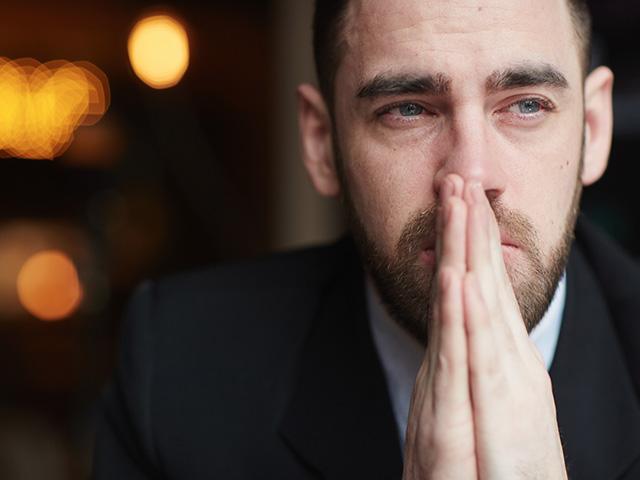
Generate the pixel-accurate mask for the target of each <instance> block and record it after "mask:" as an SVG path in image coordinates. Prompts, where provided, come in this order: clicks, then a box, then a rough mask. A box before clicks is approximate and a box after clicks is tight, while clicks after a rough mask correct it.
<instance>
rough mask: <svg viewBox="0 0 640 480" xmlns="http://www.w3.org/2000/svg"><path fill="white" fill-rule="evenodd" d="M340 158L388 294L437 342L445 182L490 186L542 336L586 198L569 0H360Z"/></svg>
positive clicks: (526, 307) (519, 285)
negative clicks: (438, 224) (438, 219)
mask: <svg viewBox="0 0 640 480" xmlns="http://www.w3.org/2000/svg"><path fill="white" fill-rule="evenodd" d="M345 39H346V42H345V45H344V46H343V48H344V57H343V59H342V61H341V64H340V66H339V68H338V71H337V75H336V80H335V105H334V107H335V131H336V138H335V143H336V150H337V152H336V153H337V154H338V157H339V161H340V163H341V171H342V183H343V195H344V197H345V200H346V204H347V208H348V210H349V214H350V217H351V224H352V227H353V230H354V234H355V237H356V239H357V240H358V243H359V245H360V247H361V250H362V253H363V254H364V256H365V258H366V260H367V263H368V267H369V269H370V270H371V273H372V275H373V278H374V280H375V281H376V284H377V287H378V290H379V291H380V294H381V295H382V297H383V299H384V300H385V301H386V303H387V305H388V306H389V308H390V309H391V311H392V313H394V316H395V317H396V319H398V320H399V321H400V322H401V323H402V324H403V325H404V326H405V327H406V328H407V329H409V331H411V332H412V333H413V334H414V335H415V336H417V337H419V338H423V337H424V334H425V321H426V320H427V319H428V318H429V316H430V311H429V305H430V299H429V298H430V290H431V283H432V282H431V278H432V276H433V273H434V271H435V260H434V253H433V252H434V247H435V239H436V235H435V220H434V219H435V211H436V208H437V206H438V191H439V187H440V183H441V182H442V179H443V178H444V177H445V176H447V175H448V174H451V173H455V174H458V175H460V176H461V177H462V178H463V179H464V180H465V181H479V182H481V183H482V185H483V187H484V189H485V191H486V193H487V196H488V197H489V199H490V201H491V203H492V205H493V207H494V211H495V212H496V216H497V219H498V222H499V224H500V228H501V233H502V244H503V254H504V259H505V264H506V266H507V271H508V273H509V275H510V278H511V281H512V284H513V286H514V290H515V292H516V296H517V298H518V300H519V303H520V307H521V310H522V314H523V317H524V319H525V322H526V323H527V326H528V328H531V327H532V326H533V325H534V324H535V323H536V322H537V321H538V320H539V319H540V317H541V315H542V314H543V313H544V310H545V309H546V307H547V305H548V302H549V300H550V297H551V295H552V293H553V291H554V288H555V285H556V283H557V279H558V277H559V275H560V274H561V272H562V270H563V268H564V264H565V261H566V254H567V251H568V245H569V243H570V238H571V232H572V230H573V223H574V221H575V211H576V207H577V201H578V199H579V193H580V183H579V175H580V171H579V170H580V164H581V147H582V143H583V128H584V121H583V94H582V83H583V82H582V70H581V65H580V57H579V50H578V46H577V41H576V38H575V33H574V27H573V25H572V22H571V18H570V14H569V11H568V7H567V6H566V0H492V1H490V2H489V1H482V0H472V1H465V2H459V1H451V0H449V1H447V0H429V1H427V0H393V1H390V0H352V1H351V2H350V5H349V7H348V15H347V21H346V26H345Z"/></svg>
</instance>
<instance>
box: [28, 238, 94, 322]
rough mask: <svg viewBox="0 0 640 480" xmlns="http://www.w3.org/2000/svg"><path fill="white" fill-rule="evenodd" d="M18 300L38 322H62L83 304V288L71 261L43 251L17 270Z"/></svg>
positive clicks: (50, 251) (54, 252)
mask: <svg viewBox="0 0 640 480" xmlns="http://www.w3.org/2000/svg"><path fill="white" fill-rule="evenodd" d="M17 289H18V298H19V299H20V302H21V303H22V305H23V307H24V308H25V309H26V310H27V311H28V312H29V313H31V314H32V315H33V316H35V317H36V318H38V319H40V320H45V321H55V320H62V319H64V318H66V317H68V316H69V315H71V314H72V313H73V312H74V311H75V310H76V309H77V308H78V306H79V305H80V301H81V300H82V286H81V284H80V280H79V278H78V272H77V270H76V267H75V265H74V264H73V262H72V261H71V259H70V258H69V257H68V256H67V255H66V254H64V253H63V252H61V251H58V250H46V251H42V252H39V253H36V254H35V255H33V256H32V257H30V258H29V259H28V260H27V261H26V262H25V264H24V265H23V266H22V268H21V269H20V273H19V274H18V280H17Z"/></svg>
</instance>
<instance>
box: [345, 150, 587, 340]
mask: <svg viewBox="0 0 640 480" xmlns="http://www.w3.org/2000/svg"><path fill="white" fill-rule="evenodd" d="M339 163H341V162H339ZM581 169H582V161H581V162H580V168H579V169H578V170H579V171H580V170H581ZM340 173H341V175H340V176H341V177H342V185H343V189H342V191H343V197H342V200H343V203H344V206H345V210H346V214H347V220H348V222H349V226H350V229H351V233H352V235H353V238H354V240H355V243H356V246H357V248H358V251H359V253H360V256H361V257H362V261H363V263H364V265H365V269H366V270H367V271H368V273H369V274H370V275H371V277H372V279H373V282H374V285H375V287H376V289H377V291H378V293H379V295H380V298H381V300H382V302H383V304H384V305H385V307H386V309H387V311H388V312H389V313H390V314H391V316H392V317H393V318H394V320H395V321H396V322H397V323H398V324H399V325H400V326H401V327H403V328H404V329H405V330H406V331H407V332H409V333H410V334H411V335H412V336H413V337H415V338H416V339H417V340H418V341H419V342H421V343H422V344H423V345H426V342H427V331H428V327H429V324H430V323H431V320H432V318H433V305H434V292H435V288H434V287H435V285H434V283H435V282H434V278H435V272H436V269H437V267H436V268H428V267H426V266H425V264H424V263H422V262H421V261H420V260H419V257H420V252H421V251H422V249H423V247H424V245H425V239H427V240H429V244H431V245H433V239H434V236H435V232H436V217H437V205H432V206H431V207H429V208H427V209H426V210H424V211H420V212H417V213H416V214H414V215H413V217H412V218H411V219H410V220H409V221H408V222H407V224H406V225H405V227H404V228H403V230H402V233H401V235H400V239H399V240H398V242H397V244H396V245H395V248H394V251H393V253H392V255H387V254H385V253H384V250H383V248H381V246H380V245H379V244H378V243H377V242H376V239H374V238H373V237H372V236H371V235H370V234H369V233H368V232H367V229H366V227H365V225H364V223H363V221H362V219H361V217H360V216H359V215H358V213H357V210H356V208H355V204H354V202H353V201H352V199H351V197H350V196H349V190H348V188H344V187H346V186H347V184H346V182H345V177H344V172H340ZM581 194H582V184H581V182H580V181H579V178H578V179H576V186H575V189H574V193H573V199H572V201H571V205H570V208H569V211H568V213H567V215H566V218H565V220H564V224H563V231H562V234H561V237H560V240H559V241H558V242H557V243H556V245H554V246H553V248H552V249H551V252H550V255H549V259H548V262H547V263H545V261H544V258H543V255H542V252H541V249H540V248H539V240H538V235H537V233H536V230H535V228H534V227H533V224H532V222H531V221H530V220H529V219H528V217H527V216H525V215H524V214H522V213H520V212H517V211H513V210H510V209H508V208H507V207H505V206H504V205H503V204H502V203H501V202H500V201H499V200H497V201H492V202H491V207H492V209H493V211H494V214H495V216H496V220H497V222H498V226H499V228H500V231H501V232H504V233H507V234H508V235H509V237H510V238H511V239H513V240H514V242H515V243H516V244H517V245H518V247H519V249H520V251H521V252H522V253H523V254H524V255H523V256H524V259H525V262H524V263H518V262H515V261H514V262H512V263H510V264H506V265H505V266H506V270H507V273H508V275H509V279H510V281H511V285H512V286H513V290H514V293H515V296H516V300H517V302H518V305H519V307H520V313H521V316H522V319H523V321H524V324H525V327H526V328H527V331H529V332H531V330H532V329H533V328H534V327H535V326H536V325H537V324H538V323H539V322H540V320H541V319H542V317H543V316H544V314H545V312H546V311H547V309H548V308H549V304H550V303H551V300H552V299H553V295H554V293H555V291H556V288H557V286H558V282H559V281H560V278H561V277H562V274H563V272H564V269H565V267H566V264H567V260H568V257H569V252H570V249H571V244H572V242H573V238H574V228H575V223H576V219H577V216H578V211H579V204H580V197H581Z"/></svg>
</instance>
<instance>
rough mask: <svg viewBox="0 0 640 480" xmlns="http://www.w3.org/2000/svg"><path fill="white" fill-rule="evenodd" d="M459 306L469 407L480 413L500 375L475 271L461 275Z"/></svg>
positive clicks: (487, 314)
mask: <svg viewBox="0 0 640 480" xmlns="http://www.w3.org/2000/svg"><path fill="white" fill-rule="evenodd" d="M463 308H464V322H465V329H466V333H467V352H468V363H469V385H470V387H471V398H472V403H473V410H474V411H477V412H478V413H483V409H484V408H485V406H486V404H485V403H484V400H485V399H488V398H490V396H489V395H490V389H491V388H492V387H493V386H495V383H496V382H495V380H496V379H497V378H498V376H499V375H500V365H501V362H500V358H499V353H500V352H499V350H500V349H499V348H497V347H498V345H497V343H496V340H495V329H494V328H493V326H492V324H491V321H490V318H489V317H490V315H489V311H488V309H487V306H486V303H485V301H484V299H483V297H482V293H481V292H480V286H479V284H478V276H477V275H476V274H475V272H467V274H466V275H465V277H464V280H463Z"/></svg>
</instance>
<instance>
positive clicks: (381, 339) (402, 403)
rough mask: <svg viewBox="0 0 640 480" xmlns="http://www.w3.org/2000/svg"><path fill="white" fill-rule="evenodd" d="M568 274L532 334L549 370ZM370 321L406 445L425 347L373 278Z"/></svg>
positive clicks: (369, 294) (369, 288)
mask: <svg viewBox="0 0 640 480" xmlns="http://www.w3.org/2000/svg"><path fill="white" fill-rule="evenodd" d="M566 290H567V282H566V274H565V275H563V277H562V279H561V280H560V282H559V283H558V287H557V288H556V292H555V294H554V296H553V300H552V301H551V304H550V305H549V309H548V310H547V312H546V313H545V315H544V317H543V318H542V320H541V321H540V323H538V325H537V326H536V327H535V328H534V329H533V330H532V332H531V333H530V334H529V337H530V338H531V340H532V341H533V342H534V343H535V345H536V347H537V348H538V350H539V351H540V353H541V354H542V358H543V359H544V361H545V364H546V366H547V370H548V369H549V368H550V367H551V362H553V356H554V354H555V351H556V345H557V344H558V336H559V334H560V326H561V325H562V313H563V311H564V304H565V298H566ZM366 291H367V304H368V307H369V321H370V324H371V331H372V333H373V341H374V343H375V346H376V349H377V350H378V355H379V357H380V361H381V362H382V368H383V370H384V374H385V377H386V380H387V385H388V387H389V394H390V397H391V405H392V407H393V413H394V416H395V419H396V423H397V425H398V433H399V435H400V445H401V446H403V445H404V437H405V432H406V429H407V418H408V416H409V406H410V403H411V393H412V391H413V384H414V382H415V378H416V375H417V373H418V369H419V368H420V364H421V363H422V358H423V356H424V351H425V348H424V347H423V346H422V345H421V344H420V343H419V342H418V341H417V340H416V339H415V338H413V337H412V336H411V335H409V333H407V332H406V331H405V330H404V329H403V328H402V327H400V326H399V325H398V324H397V323H396V322H395V321H394V320H393V319H392V318H391V317H390V316H389V314H388V313H387V311H386V309H385V308H384V306H383V305H382V302H381V300H380V297H379V295H378V293H377V291H376V289H375V287H374V286H373V283H372V281H371V279H370V278H369V277H367V280H366Z"/></svg>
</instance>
